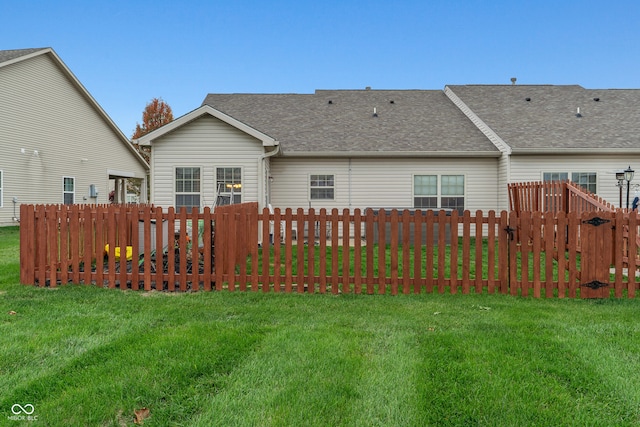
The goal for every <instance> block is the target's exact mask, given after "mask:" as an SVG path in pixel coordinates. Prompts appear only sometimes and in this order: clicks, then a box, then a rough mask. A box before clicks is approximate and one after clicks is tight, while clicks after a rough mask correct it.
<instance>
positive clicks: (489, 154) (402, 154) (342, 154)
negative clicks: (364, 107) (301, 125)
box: [280, 150, 502, 158]
mask: <svg viewBox="0 0 640 427" xmlns="http://www.w3.org/2000/svg"><path fill="white" fill-rule="evenodd" d="M280 155H281V156H282V157H332V158H335V157H339V158H349V157H363V158H364V157H381V158H406V157H419V158H432V157H438V158H443V157H458V158H463V157H464V158H468V157H474V158H477V157H483V158H499V157H500V156H502V153H501V152H499V151H285V150H283V151H282V152H281V154H280Z"/></svg>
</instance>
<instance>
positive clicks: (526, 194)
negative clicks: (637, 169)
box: [508, 181, 618, 213]
mask: <svg viewBox="0 0 640 427" xmlns="http://www.w3.org/2000/svg"><path fill="white" fill-rule="evenodd" d="M508 191H509V207H510V209H511V211H515V212H517V213H520V212H525V211H526V212H553V213H556V212H564V213H568V212H578V213H582V212H594V211H598V212H615V211H616V210H618V208H616V207H615V206H613V205H612V204H611V203H609V202H607V201H606V200H604V199H603V198H601V197H599V196H598V195H596V194H593V193H590V192H589V191H587V190H585V189H584V188H583V187H581V186H580V185H578V184H576V183H574V182H571V181H543V182H540V181H538V182H514V183H511V184H509V185H508Z"/></svg>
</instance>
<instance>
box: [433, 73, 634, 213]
mask: <svg viewBox="0 0 640 427" xmlns="http://www.w3.org/2000/svg"><path fill="white" fill-rule="evenodd" d="M445 93H446V94H447V96H448V97H449V98H450V99H451V100H452V101H453V102H454V103H455V104H456V105H457V106H458V107H459V108H460V109H461V110H462V111H464V112H465V114H466V115H467V116H468V117H469V119H470V120H471V121H473V122H474V123H475V124H476V125H477V126H478V128H479V129H481V130H482V131H483V133H484V134H485V135H486V136H487V138H489V139H490V140H491V141H493V142H494V143H495V144H496V146H497V147H499V148H500V151H501V152H502V156H501V158H500V162H499V172H498V176H499V182H498V185H499V188H501V189H503V191H502V192H501V200H500V207H501V208H506V207H507V204H506V203H507V199H506V197H507V194H506V192H505V191H504V189H505V188H506V185H507V183H509V182H525V181H546V180H552V179H554V180H557V179H569V180H572V181H576V182H577V183H579V184H581V185H582V186H584V187H585V188H586V189H588V190H590V191H591V192H593V193H596V194H598V195H599V196H600V197H602V198H604V199H606V200H608V201H609V202H610V203H613V204H614V205H616V206H618V203H619V194H620V193H619V190H620V188H619V187H618V186H617V183H618V181H616V177H615V173H616V172H618V171H622V170H623V169H626V168H627V167H629V166H631V168H632V169H635V170H636V171H637V174H636V176H637V177H636V178H635V179H634V180H633V181H632V182H631V194H632V196H631V198H632V199H633V194H634V192H635V191H636V190H635V188H636V187H637V186H636V185H634V182H637V183H640V90H637V89H585V88H583V87H581V86H578V85H570V86H552V85H531V86H530V85H500V86H493V85H467V86H453V85H452V86H447V87H445ZM625 185H626V183H625ZM625 191H626V190H625ZM624 199H625V200H624V201H623V206H626V195H625V198H624Z"/></svg>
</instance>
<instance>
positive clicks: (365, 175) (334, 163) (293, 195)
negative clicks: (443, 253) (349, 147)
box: [271, 158, 498, 212]
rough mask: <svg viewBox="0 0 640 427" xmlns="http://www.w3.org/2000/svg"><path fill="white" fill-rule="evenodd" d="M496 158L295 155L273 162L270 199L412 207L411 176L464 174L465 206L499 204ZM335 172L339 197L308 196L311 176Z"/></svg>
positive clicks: (283, 204)
mask: <svg viewBox="0 0 640 427" xmlns="http://www.w3.org/2000/svg"><path fill="white" fill-rule="evenodd" d="M497 170H498V159H493V158H491V159H448V158H437V159H351V160H349V159H297V158H274V159H272V161H271V175H272V176H273V177H274V180H273V183H272V187H271V199H272V204H273V205H274V206H276V207H280V208H288V207H289V208H298V207H302V208H308V207H309V206H311V207H314V208H316V209H319V208H327V209H331V208H338V209H343V208H351V209H355V208H361V209H364V208H367V207H397V208H404V207H412V206H413V175H415V174H437V175H451V174H462V175H464V176H465V207H466V208H467V209H469V210H471V211H472V212H474V211H475V210H477V209H480V210H491V209H497V208H498V194H497V191H496V188H497V182H498V175H497ZM310 174H334V175H335V200H333V201H323V202H319V201H313V202H312V203H311V205H310V203H309V202H310V200H309V175H310Z"/></svg>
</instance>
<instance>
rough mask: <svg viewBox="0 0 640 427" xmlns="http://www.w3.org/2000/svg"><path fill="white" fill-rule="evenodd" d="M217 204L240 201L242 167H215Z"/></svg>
mask: <svg viewBox="0 0 640 427" xmlns="http://www.w3.org/2000/svg"><path fill="white" fill-rule="evenodd" d="M216 188H217V189H218V195H217V197H218V200H217V201H216V204H217V205H230V204H234V205H235V204H237V203H242V168H237V167H233V168H227V167H224V168H216Z"/></svg>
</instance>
